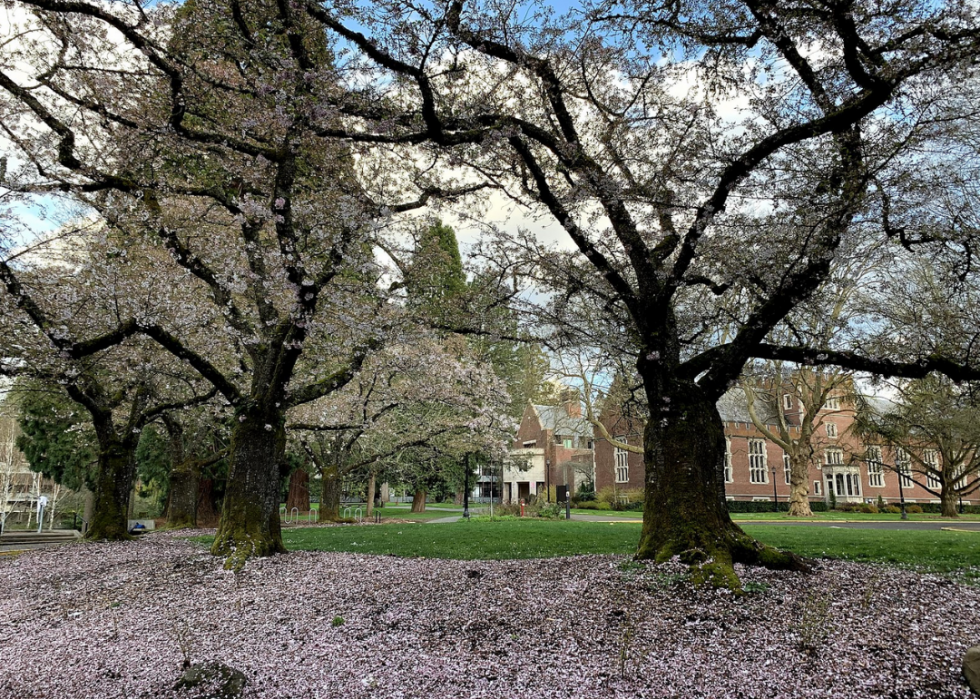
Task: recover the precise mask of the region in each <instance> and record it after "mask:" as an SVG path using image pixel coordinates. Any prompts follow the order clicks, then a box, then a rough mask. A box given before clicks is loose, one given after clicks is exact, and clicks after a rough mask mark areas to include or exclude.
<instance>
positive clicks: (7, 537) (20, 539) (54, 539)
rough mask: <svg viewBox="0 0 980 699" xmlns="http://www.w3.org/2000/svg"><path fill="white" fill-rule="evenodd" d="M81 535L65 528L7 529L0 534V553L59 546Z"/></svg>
mask: <svg viewBox="0 0 980 699" xmlns="http://www.w3.org/2000/svg"><path fill="white" fill-rule="evenodd" d="M81 536H82V535H81V534H80V533H79V532H77V531H75V530H67V529H61V530H55V531H43V532H30V531H19V530H15V531H9V530H8V531H5V532H4V533H3V534H0V553H12V552H15V551H28V550H30V549H39V548H47V547H49V546H61V545H63V544H69V543H73V542H75V541H78V540H79V539H81Z"/></svg>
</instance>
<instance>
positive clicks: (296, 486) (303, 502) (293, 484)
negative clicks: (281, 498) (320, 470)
mask: <svg viewBox="0 0 980 699" xmlns="http://www.w3.org/2000/svg"><path fill="white" fill-rule="evenodd" d="M294 507H295V508H296V509H297V510H299V511H300V512H309V510H310V474H309V473H307V472H306V469H305V468H298V469H296V470H295V471H293V472H292V473H291V474H289V493H288V494H287V495H286V509H287V510H288V511H289V512H292V511H293V508H294Z"/></svg>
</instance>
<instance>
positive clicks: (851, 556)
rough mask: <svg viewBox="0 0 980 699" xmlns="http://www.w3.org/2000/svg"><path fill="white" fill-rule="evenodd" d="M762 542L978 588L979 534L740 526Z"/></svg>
mask: <svg viewBox="0 0 980 699" xmlns="http://www.w3.org/2000/svg"><path fill="white" fill-rule="evenodd" d="M743 529H744V530H745V532H746V533H747V534H750V535H752V536H754V537H756V538H757V539H759V540H760V541H763V542H765V543H767V544H770V545H772V546H777V547H779V548H783V549H788V550H790V551H795V552H796V553H798V554H800V555H801V556H807V557H810V558H822V557H827V558H842V559H845V560H849V561H861V562H874V563H891V564H898V565H902V566H914V567H919V568H922V569H923V570H925V571H928V572H932V573H953V574H956V577H958V578H960V579H963V580H965V581H972V582H973V583H974V584H977V583H980V532H955V531H895V530H883V529H830V528H827V527H799V526H789V527H779V526H771V525H765V526H752V525H751V524H748V525H745V526H744V527H743Z"/></svg>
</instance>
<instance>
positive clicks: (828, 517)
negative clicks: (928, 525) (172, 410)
mask: <svg viewBox="0 0 980 699" xmlns="http://www.w3.org/2000/svg"><path fill="white" fill-rule="evenodd" d="M572 514H573V515H598V516H600V517H602V516H608V517H620V518H632V519H643V513H642V512H616V511H615V510H580V509H577V508H573V509H572ZM731 517H732V519H734V520H736V521H742V522H744V521H752V520H766V521H771V520H779V521H783V522H799V521H801V520H800V518H798V517H790V516H789V515H787V514H786V513H785V512H750V513H740V512H736V513H732V516H731ZM908 518H909V521H912V522H930V521H931V522H935V521H943V522H955V521H956V520H952V519H947V520H944V519H943V518H942V517H940V516H939V515H937V514H918V515H916V514H910V515H909V517H908ZM901 519H902V515H900V514H898V515H893V514H888V513H880V514H876V515H871V514H864V513H861V512H838V511H834V512H815V513H814V515H813V517H807V518H806V521H808V522H835V521H849V522H881V521H888V522H898V521H899V520H901ZM960 519H961V520H963V521H964V522H976V521H978V520H980V515H962V516H961V517H960ZM954 526H955V525H954Z"/></svg>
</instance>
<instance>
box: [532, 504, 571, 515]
mask: <svg viewBox="0 0 980 699" xmlns="http://www.w3.org/2000/svg"><path fill="white" fill-rule="evenodd" d="M535 514H536V515H537V516H538V517H544V518H545V519H558V518H559V517H564V516H565V506H564V505H559V504H558V503H552V504H550V505H548V504H546V505H542V506H541V509H539V510H538V511H537V512H536V513H535Z"/></svg>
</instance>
